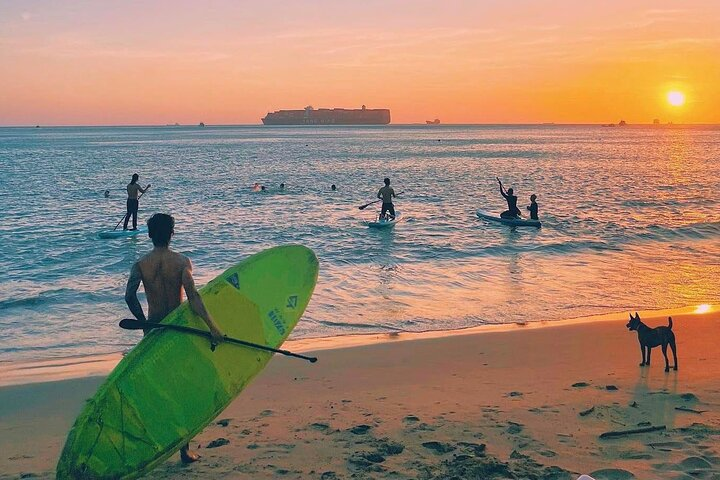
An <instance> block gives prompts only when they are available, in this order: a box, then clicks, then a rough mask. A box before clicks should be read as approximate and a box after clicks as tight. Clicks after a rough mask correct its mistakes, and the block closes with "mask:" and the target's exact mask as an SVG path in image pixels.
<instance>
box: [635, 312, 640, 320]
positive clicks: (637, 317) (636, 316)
mask: <svg viewBox="0 0 720 480" xmlns="http://www.w3.org/2000/svg"><path fill="white" fill-rule="evenodd" d="M635 318H636V319H638V320H640V314H639V313H637V312H635Z"/></svg>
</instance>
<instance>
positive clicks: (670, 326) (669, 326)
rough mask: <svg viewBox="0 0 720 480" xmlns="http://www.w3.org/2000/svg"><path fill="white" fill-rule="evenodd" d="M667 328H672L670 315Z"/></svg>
mask: <svg viewBox="0 0 720 480" xmlns="http://www.w3.org/2000/svg"><path fill="white" fill-rule="evenodd" d="M668 328H669V329H670V330H672V317H668Z"/></svg>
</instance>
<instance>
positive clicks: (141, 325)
mask: <svg viewBox="0 0 720 480" xmlns="http://www.w3.org/2000/svg"><path fill="white" fill-rule="evenodd" d="M155 325H157V324H155ZM153 326H154V325H153V324H152V323H151V322H141V321H139V320H135V319H132V318H123V319H122V320H120V328H124V329H125V330H143V329H145V328H153Z"/></svg>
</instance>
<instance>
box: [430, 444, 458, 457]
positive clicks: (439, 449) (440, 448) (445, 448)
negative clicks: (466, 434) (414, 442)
mask: <svg viewBox="0 0 720 480" xmlns="http://www.w3.org/2000/svg"><path fill="white" fill-rule="evenodd" d="M422 446H423V447H425V448H427V449H428V450H432V451H433V452H435V453H437V454H438V455H442V454H444V453H449V452H452V451H453V450H455V447H454V446H453V445H450V444H449V443H440V442H423V444H422Z"/></svg>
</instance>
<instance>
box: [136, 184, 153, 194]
mask: <svg viewBox="0 0 720 480" xmlns="http://www.w3.org/2000/svg"><path fill="white" fill-rule="evenodd" d="M137 188H138V190H140V193H145V192H146V191H147V189H148V188H150V184H149V183H148V185H147V187H145V188H144V189H143V188H142V187H141V186H140V185H138V187H137Z"/></svg>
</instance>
